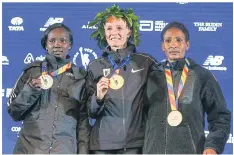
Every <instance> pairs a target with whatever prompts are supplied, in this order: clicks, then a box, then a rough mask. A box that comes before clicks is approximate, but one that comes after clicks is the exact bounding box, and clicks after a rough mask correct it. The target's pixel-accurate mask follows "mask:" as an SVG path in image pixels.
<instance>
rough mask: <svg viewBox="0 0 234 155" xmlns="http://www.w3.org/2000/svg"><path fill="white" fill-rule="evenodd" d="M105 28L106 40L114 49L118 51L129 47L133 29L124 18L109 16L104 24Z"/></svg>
mask: <svg viewBox="0 0 234 155" xmlns="http://www.w3.org/2000/svg"><path fill="white" fill-rule="evenodd" d="M104 30H105V38H106V41H107V43H108V45H109V46H110V47H111V49H112V50H114V51H116V50H117V49H123V48H126V47H127V42H128V39H129V37H130V36H131V30H130V29H129V27H128V25H127V23H126V21H124V20H123V19H122V18H116V17H114V16H111V17H109V18H108V19H107V21H106V23H105V25H104Z"/></svg>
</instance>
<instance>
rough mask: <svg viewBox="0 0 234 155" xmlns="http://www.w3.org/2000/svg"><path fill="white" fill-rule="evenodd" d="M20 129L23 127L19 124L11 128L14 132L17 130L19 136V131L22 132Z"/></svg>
mask: <svg viewBox="0 0 234 155" xmlns="http://www.w3.org/2000/svg"><path fill="white" fill-rule="evenodd" d="M20 130H21V127H18V126H13V127H12V128H11V131H12V132H16V133H17V137H19V132H20Z"/></svg>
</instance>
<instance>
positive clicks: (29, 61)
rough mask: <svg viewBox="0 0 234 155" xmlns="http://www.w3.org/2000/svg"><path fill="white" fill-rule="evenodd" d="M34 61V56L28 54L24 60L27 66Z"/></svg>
mask: <svg viewBox="0 0 234 155" xmlns="http://www.w3.org/2000/svg"><path fill="white" fill-rule="evenodd" d="M33 61H34V58H33V56H32V53H28V54H27V56H26V57H25V59H24V63H25V64H30V63H32V62H33Z"/></svg>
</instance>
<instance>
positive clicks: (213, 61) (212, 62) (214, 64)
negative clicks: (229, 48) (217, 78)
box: [203, 55, 227, 71]
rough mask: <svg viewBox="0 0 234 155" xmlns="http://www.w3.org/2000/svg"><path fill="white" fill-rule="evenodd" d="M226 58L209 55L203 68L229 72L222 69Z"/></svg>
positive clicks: (224, 68) (225, 68)
mask: <svg viewBox="0 0 234 155" xmlns="http://www.w3.org/2000/svg"><path fill="white" fill-rule="evenodd" d="M223 60H224V56H213V55H209V56H208V57H207V59H206V61H205V62H204V63H203V67H204V68H206V69H208V70H217V71H227V67H221V66H220V65H222V63H223Z"/></svg>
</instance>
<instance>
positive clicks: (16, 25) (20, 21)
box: [8, 17, 24, 31]
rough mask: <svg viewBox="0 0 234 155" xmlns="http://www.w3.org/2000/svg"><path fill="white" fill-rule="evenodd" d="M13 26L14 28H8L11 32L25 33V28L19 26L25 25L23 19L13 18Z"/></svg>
mask: <svg viewBox="0 0 234 155" xmlns="http://www.w3.org/2000/svg"><path fill="white" fill-rule="evenodd" d="M11 24H12V25H14V26H8V29H9V31H24V27H23V26H19V25H21V24H23V19H22V18H21V17H14V18H12V19H11Z"/></svg>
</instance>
